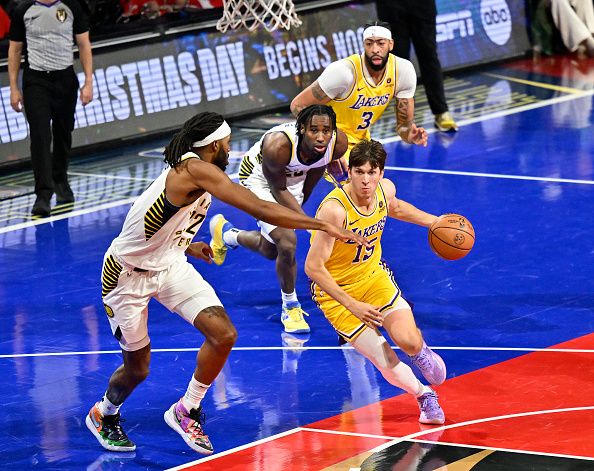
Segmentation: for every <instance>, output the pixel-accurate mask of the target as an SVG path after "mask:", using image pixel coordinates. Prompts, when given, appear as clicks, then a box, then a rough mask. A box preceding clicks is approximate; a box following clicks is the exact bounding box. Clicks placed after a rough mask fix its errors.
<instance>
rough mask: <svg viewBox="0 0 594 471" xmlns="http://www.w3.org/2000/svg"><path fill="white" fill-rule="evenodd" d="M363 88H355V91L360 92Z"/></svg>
mask: <svg viewBox="0 0 594 471" xmlns="http://www.w3.org/2000/svg"><path fill="white" fill-rule="evenodd" d="M364 88H365V87H361V88H357V91H358V92H360V91H361V90H363V89H364Z"/></svg>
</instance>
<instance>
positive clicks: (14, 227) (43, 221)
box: [0, 196, 137, 234]
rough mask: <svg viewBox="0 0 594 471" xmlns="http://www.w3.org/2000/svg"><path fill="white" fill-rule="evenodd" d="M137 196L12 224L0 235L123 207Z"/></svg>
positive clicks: (1, 231)
mask: <svg viewBox="0 0 594 471" xmlns="http://www.w3.org/2000/svg"><path fill="white" fill-rule="evenodd" d="M136 198H137V196H134V197H132V198H126V199H123V200H118V201H112V202H111V203H104V204H99V205H96V206H93V207H92V208H86V209H79V210H77V211H69V212H67V213H64V214H59V215H57V216H50V217H48V218H41V219H36V220H34V221H27V222H21V223H20V224H14V225H12V226H6V227H0V234H4V233H5V232H11V231H17V230H19V229H26V228H27V227H33V226H39V225H40V224H47V223H48V222H54V221H60V220H62V219H68V218H71V217H74V216H82V215H83V214H89V213H94V212H97V211H102V210H104V209H109V208H115V207H116V206H123V205H125V204H132V203H134V201H135V200H136Z"/></svg>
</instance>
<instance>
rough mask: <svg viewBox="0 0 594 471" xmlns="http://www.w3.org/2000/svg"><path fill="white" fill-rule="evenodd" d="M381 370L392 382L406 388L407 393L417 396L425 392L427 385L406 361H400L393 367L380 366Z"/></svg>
mask: <svg viewBox="0 0 594 471" xmlns="http://www.w3.org/2000/svg"><path fill="white" fill-rule="evenodd" d="M380 372H381V373H382V376H383V377H384V378H386V380H387V381H388V382H389V383H390V384H392V385H394V386H396V387H399V388H400V389H404V390H405V391H406V392H407V393H409V394H412V395H413V396H415V397H419V396H421V395H422V394H424V393H425V390H424V388H425V386H423V384H422V383H421V382H420V381H419V380H418V378H417V377H416V376H415V374H414V373H413V370H412V369H411V368H410V366H408V365H407V364H406V363H403V362H400V363H398V364H397V365H396V366H395V367H394V368H391V369H387V368H380Z"/></svg>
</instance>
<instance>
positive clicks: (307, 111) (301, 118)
mask: <svg viewBox="0 0 594 471" xmlns="http://www.w3.org/2000/svg"><path fill="white" fill-rule="evenodd" d="M314 116H328V117H329V118H330V122H331V123H332V130H336V113H335V112H334V110H333V109H332V108H331V107H330V106H328V105H309V106H306V107H305V108H303V109H302V110H301V111H300V112H299V114H298V115H297V122H296V123H295V127H296V128H297V146H298V147H299V146H300V144H301V136H302V134H301V126H303V127H304V128H307V125H308V123H310V122H311V119H312V118H313V117H314Z"/></svg>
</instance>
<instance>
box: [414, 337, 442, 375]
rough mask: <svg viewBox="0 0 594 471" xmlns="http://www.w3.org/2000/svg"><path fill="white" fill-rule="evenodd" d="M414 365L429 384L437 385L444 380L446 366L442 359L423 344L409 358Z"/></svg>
mask: <svg viewBox="0 0 594 471" xmlns="http://www.w3.org/2000/svg"><path fill="white" fill-rule="evenodd" d="M410 360H411V361H412V363H413V365H415V366H416V367H417V368H418V369H419V370H421V373H422V374H423V376H424V377H425V379H426V380H427V381H429V383H430V384H433V385H439V384H441V383H443V382H444V381H445V379H446V373H447V371H446V366H445V363H444V362H443V359H442V358H441V357H440V356H439V355H438V354H437V353H435V352H434V351H433V350H431V349H430V348H429V347H428V346H427V344H426V343H425V342H423V348H421V351H420V352H419V353H417V354H416V355H413V356H411V357H410Z"/></svg>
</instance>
